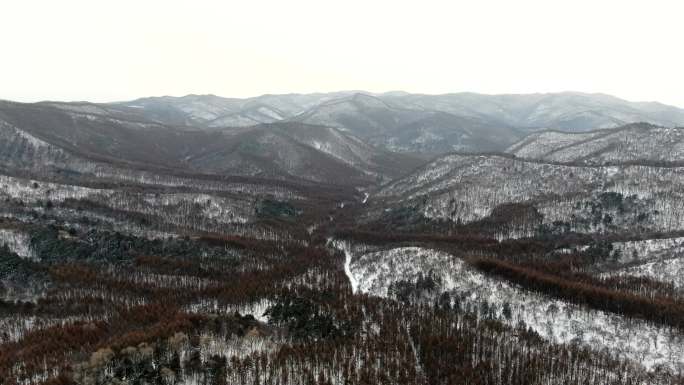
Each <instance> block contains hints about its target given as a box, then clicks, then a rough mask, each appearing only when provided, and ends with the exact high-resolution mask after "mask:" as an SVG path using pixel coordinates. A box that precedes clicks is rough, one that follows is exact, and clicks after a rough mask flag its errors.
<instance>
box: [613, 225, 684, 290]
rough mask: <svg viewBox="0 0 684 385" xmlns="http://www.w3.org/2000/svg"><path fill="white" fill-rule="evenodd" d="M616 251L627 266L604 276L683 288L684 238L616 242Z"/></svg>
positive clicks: (614, 248) (614, 247)
mask: <svg viewBox="0 0 684 385" xmlns="http://www.w3.org/2000/svg"><path fill="white" fill-rule="evenodd" d="M613 250H618V251H620V255H621V258H620V261H621V262H623V263H626V264H627V265H626V266H625V267H622V268H620V269H617V270H615V271H611V272H609V273H605V274H603V276H606V277H607V276H615V275H625V276H633V277H646V278H651V279H654V280H657V281H661V282H666V283H671V284H673V285H674V286H675V288H679V289H681V288H683V287H684V237H680V238H665V239H647V240H643V241H632V242H615V243H613Z"/></svg>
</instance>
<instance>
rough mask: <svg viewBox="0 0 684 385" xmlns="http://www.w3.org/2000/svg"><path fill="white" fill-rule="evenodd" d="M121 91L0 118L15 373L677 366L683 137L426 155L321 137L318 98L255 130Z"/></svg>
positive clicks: (530, 373)
mask: <svg viewBox="0 0 684 385" xmlns="http://www.w3.org/2000/svg"><path fill="white" fill-rule="evenodd" d="M346 97H347V96H345V98H346ZM387 99H388V100H389V99H391V98H389V97H388V98H387ZM302 100H304V99H302ZM401 100H404V102H402V103H408V100H411V99H410V98H406V99H396V100H394V103H399V102H401ZM154 102H155V103H156V102H158V101H154ZM371 102H372V103H377V101H375V100H368V99H367V98H364V97H360V96H352V97H351V99H350V100H346V99H345V100H344V101H342V102H340V103H341V105H345V106H348V105H349V103H352V104H353V103H356V104H353V105H354V106H355V108H356V107H359V106H362V105H361V104H359V103H371ZM428 102H429V100H428V99H421V98H416V99H415V100H413V101H412V102H411V103H428ZM139 103H143V101H139ZM149 103H152V101H149ZM302 103H304V101H302ZM307 103H308V102H307ZM373 105H374V106H375V107H377V108H386V107H383V105H381V104H373ZM331 106H335V108H337V107H339V106H340V104H337V102H335V103H330V104H326V108H328V109H329V108H331ZM125 107H126V106H97V105H90V104H82V105H81V104H61V105H55V104H47V105H21V106H19V107H17V106H12V107H11V108H12V111H10V112H7V110H5V112H4V113H3V114H0V121H2V125H0V134H2V135H3V136H2V137H3V138H4V139H6V141H4V142H3V143H2V144H0V158H1V159H2V160H3V162H2V164H1V165H0V216H1V218H0V384H2V385H5V384H7V385H10V384H11V385H17V384H26V385H33V384H72V383H76V384H279V385H284V384H293V385H294V384H321V385H327V384H426V385H428V384H430V385H432V384H521V385H522V384H587V383H589V384H681V383H684V377H682V374H683V373H684V341H682V338H683V337H684V324H682V320H683V319H684V297H683V295H682V294H683V293H682V284H683V281H682V274H680V271H682V270H681V266H684V263H683V262H682V258H684V255H683V254H682V253H683V252H684V251H683V250H684V241H682V240H683V239H684V224H683V223H682V218H684V215H683V213H682V207H684V205H683V203H684V201H683V200H682V196H681V190H682V189H681V188H680V187H681V186H680V184H681V181H682V180H683V179H682V178H681V177H680V174H681V172H682V169H681V168H680V165H679V164H678V163H677V162H678V158H677V156H676V154H677V153H676V152H674V151H675V150H674V149H676V148H677V146H678V144H677V143H678V142H677V143H675V141H674V139H676V138H678V134H677V135H675V134H673V133H672V132H671V131H663V130H661V129H659V128H657V127H652V126H647V125H636V126H628V127H625V128H623V129H615V130H610V131H606V132H605V133H604V134H605V135H597V134H595V133H594V132H591V133H587V134H573V135H587V138H584V137H582V139H581V140H579V141H578V140H577V137H574V136H571V137H565V136H563V135H560V134H558V135H560V136H561V137H560V138H557V137H556V136H554V135H557V134H550V133H549V134H548V135H550V136H547V134H539V135H538V136H535V135H533V136H531V137H527V138H525V139H522V141H521V142H520V143H518V144H516V145H513V146H512V147H511V148H510V149H509V151H511V153H512V154H515V156H514V155H512V154H477V155H473V154H470V155H464V154H447V155H444V156H440V157H437V158H434V159H433V160H432V161H430V162H428V163H427V164H426V165H424V166H421V167H418V168H415V166H416V165H417V163H416V162H417V161H418V160H419V159H420V156H418V157H415V156H412V155H406V154H404V155H398V154H393V153H389V152H387V151H386V150H376V149H374V148H372V147H371V146H368V145H367V144H365V143H364V141H361V140H359V139H358V138H355V137H354V135H355V134H354V132H353V130H351V129H347V130H342V128H344V127H337V128H335V129H330V130H328V131H326V133H325V135H321V136H312V135H310V134H311V133H312V132H314V131H316V130H319V129H323V128H324V127H321V126H313V125H309V124H308V123H306V122H305V123H306V124H304V125H301V126H300V124H301V123H300V122H299V120H306V119H309V118H311V117H316V118H317V119H320V118H321V117H323V116H324V115H323V114H322V112H321V111H327V110H326V109H316V108H317V107H316V106H315V105H314V106H313V107H311V106H310V107H311V108H314V109H315V111H314V110H312V111H314V112H315V113H314V112H312V113H311V114H308V115H302V116H301V117H299V118H298V119H295V115H290V118H291V119H290V120H291V121H288V122H287V124H285V125H277V126H268V125H267V126H264V125H261V126H258V128H255V130H257V133H256V134H254V133H251V128H249V127H242V128H240V130H243V131H239V135H243V136H241V138H243V139H244V138H248V139H249V140H247V141H246V142H245V143H247V144H246V145H247V147H248V148H246V147H240V146H239V145H236V146H237V147H230V146H233V144H235V143H237V144H239V143H241V142H240V141H233V140H232V139H231V140H228V141H227V142H226V141H223V140H226V139H225V138H222V137H223V135H227V136H228V137H229V138H232V135H234V133H227V134H226V133H216V132H215V131H212V130H215V129H217V127H215V126H212V124H209V123H207V122H202V123H201V124H200V123H198V122H195V121H192V120H183V121H180V120H179V121H174V122H173V124H172V122H170V121H164V119H162V117H161V116H158V117H157V118H156V120H150V119H151V118H150V117H149V116H147V115H144V114H143V115H141V112H134V111H133V110H131V109H127V108H125ZM390 107H391V108H393V109H397V108H399V107H400V106H398V105H392V106H390ZM149 108H152V107H148V109H149ZM283 108H284V107H283ZM401 108H405V106H404V107H401ZM401 108H399V111H403V112H401V114H402V115H401V116H402V117H405V118H406V119H408V118H409V117H410V115H409V114H408V113H407V112H406V111H404V110H402V109H401ZM27 109H28V110H31V111H34V112H35V114H34V115H31V114H28V113H27V112H26V111H27ZM0 110H1V109H0ZM142 110H145V109H144V108H143V109H142ZM55 111H56V112H55ZM136 111H137V110H136ZM154 111H156V112H155V113H158V112H159V111H158V110H154ZM241 111H242V113H245V114H247V113H248V112H249V114H252V115H249V116H251V117H255V118H256V117H258V116H257V115H255V114H256V113H255V112H253V110H250V109H249V108H248V107H247V106H245V107H244V108H243V110H241ZM254 111H256V110H254ZM261 111H262V112H263V110H261ZM283 111H284V110H283ZM364 111H365V112H369V111H371V110H364ZM395 112H396V111H395ZM283 114H285V112H283ZM26 116H31V120H30V122H29V123H30V124H27V125H25V126H22V122H23V121H24V120H23V119H24V118H25V117H26ZM45 116H50V117H52V118H51V119H56V122H57V123H55V124H57V126H58V128H59V130H58V132H60V133H61V134H64V136H57V135H55V133H54V132H53V133H50V132H49V130H47V129H48V128H49V127H50V124H51V123H50V122H51V120H50V119H47V120H44V119H42V118H44V117H45ZM231 116H232V115H231ZM245 116H247V115H245ZM330 116H331V117H332V118H335V119H337V118H339V117H340V116H341V115H334V116H333V115H330ZM167 118H170V117H168V116H167ZM176 118H178V116H176ZM224 118H225V119H228V118H226V117H224ZM243 118H244V117H243ZM305 118H306V119H305ZM376 118H378V119H379V117H378V116H376ZM174 119H175V118H174ZM222 119H223V118H222ZM225 119H224V120H225ZM241 119H242V118H241ZM288 119H289V118H288ZM431 119H432V118H431ZM440 119H441V118H440ZM343 121H344V119H342V120H341V122H343ZM431 121H432V122H436V120H431ZM84 122H90V123H88V124H86V123H84ZM261 123H272V122H261ZM281 123H282V122H281ZM348 123H349V122H348ZM193 124H194V125H198V126H191V125H193ZM217 124H218V123H217ZM407 124H408V123H407ZM200 126H201V127H200ZM210 126H211V127H210ZM27 127H28V128H27ZM198 127H199V128H201V129H202V130H203V132H204V133H203V134H198V133H197V131H196V130H197V129H198ZM350 127H351V126H350ZM354 127H356V126H354ZM352 128H353V127H352ZM113 129H121V130H123V131H118V134H116V135H120V134H121V133H122V132H125V133H126V135H131V137H126V136H125V135H123V136H121V137H116V138H117V141H118V140H120V141H119V142H118V144H111V146H110V143H109V142H107V141H106V140H105V139H106V138H107V134H108V132H110V130H113ZM60 130H61V131H60ZM158 130H167V133H166V134H165V135H167V136H162V137H161V138H162V139H160V141H159V143H158V145H157V144H155V146H156V147H155V148H154V149H152V148H151V147H150V148H149V151H148V148H147V147H145V146H147V145H149V144H150V143H151V142H150V141H149V139H150V138H152V137H153V135H152V133H154V132H156V131H158ZM193 130H195V131H193ZM226 130H229V129H226ZM81 131H84V132H86V133H87V134H88V135H89V136H88V138H89V139H88V142H87V143H85V142H83V143H82V144H83V146H80V145H79V143H81V142H73V143H71V142H69V140H71V139H74V140H80V139H77V138H76V136H77V133H79V132H81ZM219 131H220V130H219ZM188 132H189V134H188ZM663 132H665V133H666V134H667V135H670V136H668V137H667V138H665V140H663V138H662V137H660V136H659V135H661V134H663ZM195 134H197V135H196V136H197V137H196V138H194V139H193V141H192V142H188V143H185V144H184V143H182V140H178V141H175V140H174V141H171V142H169V140H170V139H169V138H171V137H178V138H188V137H190V136H192V135H195ZM136 135H142V138H143V139H144V140H142V139H141V140H140V141H139V142H138V143H137V144H136V146H138V147H136V146H133V147H127V145H124V144H125V143H129V144H131V145H132V143H133V142H134V141H135V138H136ZM186 135H187V136H186ZM630 135H634V137H631V136H630ZM644 135H645V136H647V137H648V136H649V135H652V136H655V137H649V140H648V141H643V140H642V139H643V137H644ZM145 138H146V139H145ZM164 138H165V139H164ZM220 138H222V139H220ZM268 138H271V139H273V138H275V139H273V140H275V142H269V141H270V140H271V139H268ZM549 138H550V139H549ZM673 138H674V139H673ZM214 139H216V140H217V141H218V140H219V139H220V140H221V141H223V142H220V143H223V144H222V145H227V144H226V143H229V144H230V145H228V147H230V148H226V149H224V148H222V147H221V146H216V147H212V146H211V145H210V143H209V142H210V140H214ZM146 140H148V141H147V142H146ZM549 141H550V142H552V143H560V144H559V148H556V147H553V148H552V147H549V152H546V153H541V152H539V151H537V150H538V148H539V147H538V144H539V143H547V142H549ZM582 141H586V143H591V144H590V145H591V148H592V150H591V151H589V150H587V154H590V155H591V156H581V157H580V158H577V159H574V158H573V159H569V158H567V157H565V156H563V157H560V154H562V151H563V149H564V148H566V147H567V146H569V147H568V148H570V147H576V146H581V143H577V142H582ZM267 142H268V143H267ZM617 142H619V143H622V144H619V145H613V144H612V143H617ZM264 143H266V145H265V146H264V147H260V146H261V145H262V144H264ZM273 143H276V144H277V143H281V144H282V143H288V146H291V147H288V148H287V149H285V150H283V151H282V152H280V153H277V154H275V153H273V152H272V151H277V148H278V147H277V146H272V144H273ZM606 143H608V144H607V145H606ZM635 143H642V144H643V145H648V146H652V147H659V146H661V145H662V144H663V143H667V144H668V145H669V146H670V147H671V148H672V149H673V150H672V151H671V152H669V153H668V154H667V156H665V155H663V156H662V157H660V158H658V159H655V158H654V159H655V160H657V161H653V159H650V158H649V159H646V158H644V157H636V158H635V157H633V156H631V155H632V154H634V153H635V151H636V152H637V153H640V151H641V150H642V149H643V148H641V147H640V148H637V150H638V151H637V150H635V148H636V147H635ZM195 145H199V146H204V147H203V149H202V150H197V149H195V148H192V146H195ZM117 146H118V147H117ZM299 146H305V147H306V148H307V152H306V154H308V155H306V156H305V157H299V156H298V157H296V158H291V157H290V155H289V154H292V152H291V150H292V149H296V148H299ZM185 147H187V148H185ZM670 147H668V148H670ZM207 149H208V151H206V150H207ZM119 151H124V152H123V153H120V154H119ZM174 151H180V152H179V153H181V154H183V157H188V156H189V157H190V158H188V159H187V160H183V159H184V158H183V157H178V156H177V154H175V153H174ZM516 151H517V153H516ZM653 151H655V150H653ZM668 151H669V150H668ZM523 152H524V154H525V155H524V156H523ZM551 153H552V154H556V155H558V156H556V155H553V156H551ZM567 153H568V154H571V153H574V152H573V151H568V152H567ZM117 154H119V155H120V157H117V156H119V155H117ZM174 154H175V155H174ZM602 154H603V155H602ZM148 156H149V157H150V159H147V158H146V157H148ZM153 158H154V159H153ZM661 158H662V159H661ZM283 159H286V160H287V162H289V163H287V162H286V164H284V165H278V162H281V161H282V160H283ZM148 160H149V161H148ZM224 162H228V164H229V166H226V167H223V166H222V164H224ZM312 165H315V167H310V166H312ZM205 166H207V167H206V168H205ZM237 169H240V170H241V173H239V174H238V175H235V174H234V173H233V171H234V170H237ZM309 169H310V170H311V173H310V174H309V173H307V170H309ZM198 170H202V171H198Z"/></svg>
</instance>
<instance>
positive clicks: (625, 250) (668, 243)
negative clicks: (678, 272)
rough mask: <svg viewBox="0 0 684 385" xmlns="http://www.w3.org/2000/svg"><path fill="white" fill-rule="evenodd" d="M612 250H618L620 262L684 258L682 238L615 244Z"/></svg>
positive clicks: (683, 238) (683, 241) (683, 240)
mask: <svg viewBox="0 0 684 385" xmlns="http://www.w3.org/2000/svg"><path fill="white" fill-rule="evenodd" d="M613 249H614V250H620V254H621V261H622V262H631V261H651V260H655V259H670V258H674V257H684V237H680V238H664V239H647V240H643V241H631V242H615V243H613Z"/></svg>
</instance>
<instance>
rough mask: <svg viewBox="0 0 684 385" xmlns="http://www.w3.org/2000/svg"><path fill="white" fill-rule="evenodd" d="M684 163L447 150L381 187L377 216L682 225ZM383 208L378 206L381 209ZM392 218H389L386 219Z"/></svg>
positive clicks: (658, 227) (532, 224) (524, 229)
mask: <svg viewBox="0 0 684 385" xmlns="http://www.w3.org/2000/svg"><path fill="white" fill-rule="evenodd" d="M683 191H684V168H682V167H652V166H640V165H632V166H619V167H618V166H570V165H561V164H549V163H543V162H539V161H527V160H520V159H516V158H513V157H509V156H503V155H490V156H485V155H481V156H469V155H456V154H453V155H447V156H444V157H440V158H438V159H436V160H434V161H433V162H431V163H429V164H427V165H426V166H423V167H421V168H419V169H418V170H417V171H416V172H414V173H412V174H410V175H408V176H406V177H404V178H401V179H398V180H396V181H393V182H391V183H389V184H387V185H385V186H384V187H382V188H381V189H380V190H379V191H378V192H377V194H376V195H375V196H372V197H371V200H370V202H371V203H373V202H374V201H375V202H376V204H378V205H379V206H378V207H380V206H382V207H387V206H389V207H390V210H386V209H385V208H378V209H377V210H379V211H382V212H381V213H380V212H379V211H376V215H380V216H385V217H387V216H389V218H390V219H386V220H397V217H396V215H398V214H401V215H402V216H404V217H406V216H409V217H413V218H416V219H419V218H427V219H431V220H437V221H439V220H448V221H451V222H454V223H464V224H466V223H476V222H477V221H483V220H487V221H490V222H492V223H489V224H490V225H492V226H496V224H504V225H505V226H504V228H503V230H502V231H503V232H504V233H505V234H503V233H502V234H501V236H504V237H508V236H515V234H517V236H522V235H524V236H531V235H532V234H534V233H535V232H537V231H540V230H542V229H543V228H540V227H539V226H540V225H544V226H546V230H548V231H554V232H555V231H570V230H572V231H578V232H605V231H632V230H638V231H645V230H649V231H674V230H679V229H681V228H684V208H683V207H682V205H681V202H682V200H684V196H683V195H682V192H683ZM383 210H384V211H383ZM391 218H394V219H391Z"/></svg>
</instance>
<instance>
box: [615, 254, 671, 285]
mask: <svg viewBox="0 0 684 385" xmlns="http://www.w3.org/2000/svg"><path fill="white" fill-rule="evenodd" d="M616 273H617V274H621V275H629V276H634V277H647V278H652V279H655V280H657V281H661V282H668V283H672V284H673V285H674V286H675V287H676V288H682V287H684V258H672V259H665V260H662V261H657V262H649V263H644V264H643V265H639V266H634V267H629V268H626V269H623V270H620V271H618V272H616Z"/></svg>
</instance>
